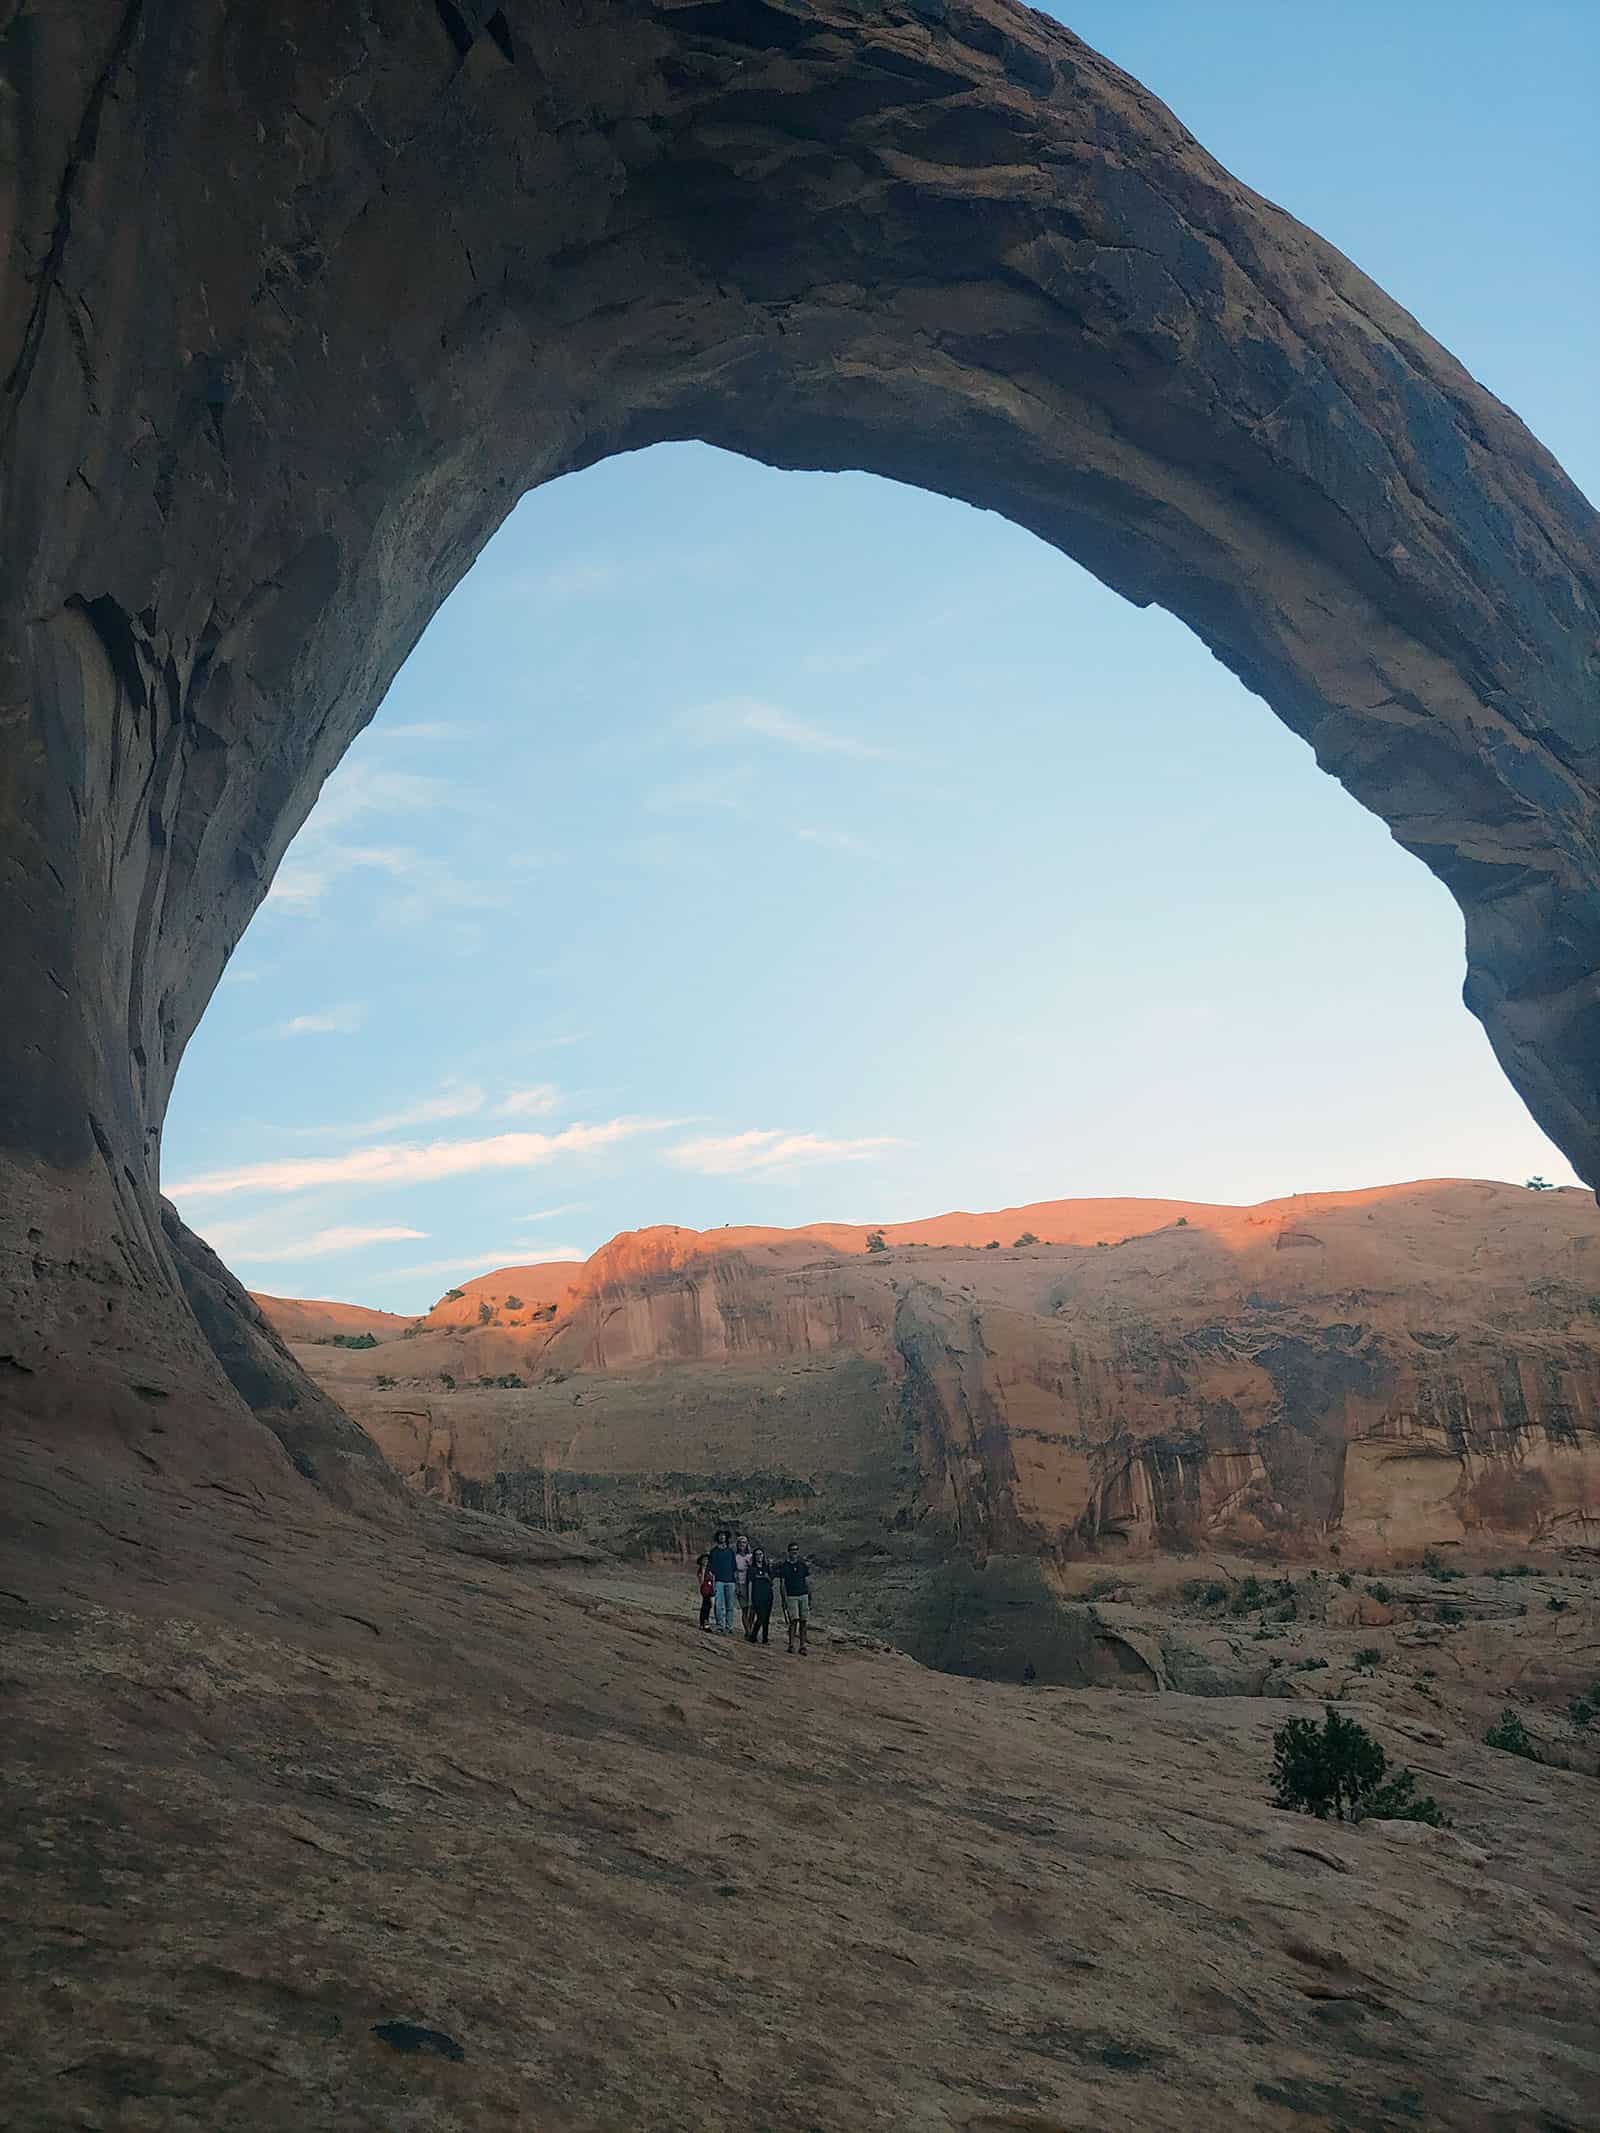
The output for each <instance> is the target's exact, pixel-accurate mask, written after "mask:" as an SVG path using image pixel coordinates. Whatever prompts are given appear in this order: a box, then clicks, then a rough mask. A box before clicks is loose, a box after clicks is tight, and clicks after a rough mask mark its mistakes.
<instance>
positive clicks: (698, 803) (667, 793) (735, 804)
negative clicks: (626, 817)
mask: <svg viewBox="0 0 1600 2133" xmlns="http://www.w3.org/2000/svg"><path fill="white" fill-rule="evenodd" d="M754 783H755V772H754V771H753V770H751V769H750V768H749V767H748V765H746V764H740V765H739V766H738V767H737V768H736V769H732V770H707V771H702V772H700V773H699V774H698V775H694V776H690V777H686V778H672V779H670V780H669V781H668V782H667V783H666V784H665V785H658V786H656V787H655V789H654V790H653V791H652V792H649V793H647V794H646V795H645V803H644V804H645V806H646V807H648V808H651V809H653V810H654V812H655V813H656V814H659V815H675V814H680V813H683V812H684V811H685V810H687V809H692V808H722V809H725V810H726V811H727V812H728V813H729V814H738V813H740V812H741V810H742V809H743V808H744V807H745V806H746V805H747V803H748V801H749V798H750V789H751V787H752V785H753V784H754Z"/></svg>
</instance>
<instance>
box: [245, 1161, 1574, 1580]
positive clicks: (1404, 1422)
mask: <svg viewBox="0 0 1600 2133" xmlns="http://www.w3.org/2000/svg"><path fill="white" fill-rule="evenodd" d="M996 1232H998V1233H1001V1234H999V1235H994V1241H993V1244H991V1243H990V1242H989V1241H988V1239H989V1236H990V1235H993V1234H994V1233H996ZM881 1234H882V1235H883V1237H884V1248H882V1249H874V1250H869V1249H867V1248H866V1239H867V1235H868V1233H867V1232H866V1231H865V1230H860V1229H856V1230H852V1229H845V1228H840V1227H838V1226H830V1227H827V1228H824V1229H818V1230H815V1231H788V1232H784V1231H759V1230H719V1231H712V1232H707V1233H697V1232H694V1231H691V1230H682V1229H656V1230H647V1231H642V1232H638V1233H633V1234H628V1235H624V1236H622V1237H619V1238H617V1239H615V1240H614V1241H613V1242H612V1243H611V1244H609V1245H607V1246H606V1247H605V1248H604V1250H602V1251H601V1252H599V1253H597V1254H596V1255H595V1257H594V1258H593V1259H591V1260H590V1261H589V1262H588V1264H587V1265H586V1266H583V1267H581V1268H570V1267H564V1268H561V1269H559V1270H558V1269H543V1270H541V1269H527V1268H523V1269H516V1270H509V1271H508V1272H507V1273H506V1274H500V1275H490V1276H486V1277H484V1278H483V1279H482V1280H480V1281H477V1282H470V1283H465V1284H463V1287H462V1290H461V1292H460V1294H459V1295H458V1296H454V1297H452V1298H451V1299H450V1300H449V1303H448V1305H447V1306H446V1307H445V1308H446V1310H447V1313H448V1316H447V1318H446V1319H445V1320H444V1321H443V1322H441V1320H440V1318H439V1315H438V1313H437V1312H435V1313H430V1314H428V1315H427V1316H426V1317H425V1318H423V1319H421V1320H419V1321H415V1322H413V1324H412V1325H411V1327H409V1328H405V1327H402V1329H401V1333H400V1334H399V1335H398V1336H396V1335H394V1334H393V1333H386V1334H385V1335H384V1337H383V1339H382V1342H381V1345H380V1346H379V1347H377V1348H375V1349H370V1350H351V1349H348V1348H344V1347H333V1346H328V1345H321V1346H318V1345H310V1346H306V1345H302V1346H300V1347H299V1348H298V1349H297V1353H298V1354H299V1355H300V1357H301V1359H302V1361H304V1362H305V1363H307V1364H308V1366H309V1367H310V1368H311V1369H312V1370H313V1371H314V1372H315V1373H316V1375H317V1376H318V1377H319V1378H320V1380H321V1381H322V1383H323V1384H324V1385H325V1386H327V1387H328V1389H329V1390H330V1391H332V1392H333V1393H334V1394H335V1396H336V1397H337V1398H338V1399H339V1400H340V1401H341V1402H342V1403H343V1404H344V1405H345V1406H346V1407H347V1408H348V1409H349V1411H350V1412H352V1413H353V1414H355V1415H357V1416H358V1417H359V1419H360V1420H361V1421H362V1423H363V1424H364V1426H365V1427H366V1428H367V1429H368V1430H369V1431H370V1432H371V1434H372V1435H373V1436H374V1438H375V1439H376V1440H377V1442H378V1443H379V1444H380V1446H381V1447H382V1448H383V1450H384V1451H385V1453H386V1454H387V1455H388V1457H389V1458H390V1460H391V1461H392V1462H393V1464H394V1465H395V1466H396V1467H397V1468H398V1469H399V1471H400V1472H402V1473H403V1474H404V1475H405V1476H406V1477H407V1478H408V1479H409V1480H411V1481H412V1483H413V1484H414V1485H415V1486H417V1487H419V1488H423V1489H425V1490H427V1491H430V1492H432V1493H435V1494H438V1495H442V1496H444V1497H446V1498H448V1499H450V1500H452V1501H457V1502H463V1503H468V1504H473V1505H476V1506H478V1507H480V1508H485V1509H495V1510H506V1511H511V1512H512V1513H514V1514H515V1515H516V1516H518V1517H519V1518H522V1519H525V1520H527V1521H529V1522H530V1523H533V1524H536V1525H537V1524H543V1525H556V1526H560V1525H575V1526H578V1527H581V1528H582V1529H583V1530H585V1531H587V1532H589V1533H592V1534H593V1535H594V1537H596V1538H598V1539H601V1540H603V1541H605V1542H607V1543H608V1544H609V1545H613V1546H618V1547H622V1548H624V1549H626V1550H632V1551H638V1552H645V1553H650V1552H665V1553H677V1552H680V1551H682V1550H685V1549H688V1548H691V1547H693V1546H694V1545H695V1543H696V1541H697V1539H698V1538H699V1536H700V1535H701V1534H702V1532H703V1530H704V1528H705V1527H706V1526H707V1524H709V1523H710V1522H712V1521H714V1520H717V1519H720V1518H721V1517H723V1516H724V1515H738V1516H739V1517H741V1518H743V1519H745V1520H747V1521H753V1522H755V1523H756V1524H760V1525H762V1527H763V1530H768V1526H767V1524H765V1523H763V1522H770V1521H774V1520H788V1521H791V1522H792V1521H798V1522H799V1523H800V1524H801V1525H802V1526H803V1527H804V1529H805V1530H806V1531H807V1532H808V1533H810V1534H811V1535H813V1537H814V1538H819V1539H821V1540H822V1541H823V1542H824V1543H826V1544H827V1545H829V1546H831V1547H832V1548H833V1549H834V1550H835V1551H837V1552H838V1553H839V1554H840V1555H841V1556H848V1555H850V1554H852V1553H855V1552H859V1551H863V1550H865V1551H869V1552H870V1551H873V1550H882V1549H884V1548H888V1549H889V1550H890V1551H891V1552H894V1551H897V1550H899V1551H904V1550H906V1549H916V1550H920V1551H923V1552H927V1553H930V1554H937V1555H943V1556H951V1555H956V1554H959V1555H963V1556H968V1557H971V1558H974V1559H977V1560H983V1559H987V1558H988V1557H990V1556H1003V1557H1006V1558H1018V1559H1023V1560H1031V1561H1042V1562H1045V1563H1050V1562H1059V1561H1064V1560H1068V1559H1070V1558H1072V1557H1074V1556H1077V1555H1082V1554H1085V1553H1089V1552H1097V1553H1099V1554H1101V1555H1122V1554H1126V1553H1128V1552H1129V1551H1132V1552H1147V1551H1150V1550H1152V1549H1156V1548H1163V1547H1166V1548H1171V1547H1200V1546H1232V1547H1241V1546H1242V1547H1248V1548H1258V1549H1261V1550H1263V1551H1270V1552H1271V1553H1273V1554H1280V1555H1281V1554H1291V1555H1292V1554H1297V1553H1299V1554H1308V1555H1313V1554H1317V1553H1319V1552H1321V1551H1323V1550H1325V1549H1327V1548H1329V1547H1330V1546H1333V1545H1337V1546H1338V1547H1339V1548H1340V1549H1342V1550H1343V1551H1344V1552H1345V1554H1346V1557H1347V1559H1349V1558H1352V1557H1355V1558H1361V1557H1365V1558H1370V1559H1373V1560H1386V1559H1391V1558H1394V1557H1399V1556H1404V1555H1405V1554H1406V1553H1407V1552H1415V1551H1417V1550H1420V1549H1422V1548H1425V1547H1429V1546H1435V1545H1439V1544H1443V1543H1452V1542H1461V1541H1466V1540H1471V1541H1475V1542H1482V1543H1485V1544H1487V1545H1491V1546H1492V1545H1494V1544H1496V1543H1499V1542H1506V1543H1515V1544H1518V1545H1522V1544H1536V1545H1537V1544H1548V1545H1556V1544H1562V1543H1569V1542H1570V1543H1578V1544H1589V1543H1593V1542H1595V1541H1597V1540H1600V1215H1597V1212H1596V1209H1595V1206H1594V1203H1593V1201H1592V1200H1591V1199H1590V1198H1589V1196H1588V1195H1587V1194H1585V1193H1579V1192H1564V1193H1545V1194H1536V1193H1530V1192H1526V1191H1523V1190H1521V1189H1519V1188H1516V1187H1512V1186H1505V1185H1494V1184H1485V1183H1477V1182H1470V1181H1444V1182H1438V1183H1427V1184H1417V1185H1406V1186H1393V1187H1385V1188H1380V1189H1378V1190H1375V1191H1371V1192H1365V1193H1350V1194H1334V1195H1318V1196H1311V1197H1300V1198H1296V1199H1293V1200H1287V1201H1277V1202H1270V1203H1266V1204H1264V1205H1262V1206H1260V1207H1255V1208H1227V1207H1211V1206H1201V1205H1191V1204H1188V1203H1181V1202H1145V1203H1139V1202H1093V1201H1089V1202H1041V1203H1037V1204H1035V1205H1033V1206H1031V1207H1027V1208H1020V1209H1009V1210H1006V1211H1005V1213H1004V1215H1003V1216H1002V1215H981V1216H962V1217H941V1218H938V1219H937V1220H935V1221H932V1222H930V1223H927V1224H923V1225H918V1224H915V1223H908V1224H902V1225H899V1226H898V1227H895V1226H891V1227H890V1228H889V1229H888V1230H887V1231H885V1232H883V1233H881ZM1024 1236H1026V1237H1031V1238H1033V1239H1035V1240H1036V1241H1032V1242H1028V1243H1019V1242H1016V1241H1015V1240H1016V1239H1018V1238H1019V1237H1024ZM946 1238H955V1239H958V1240H960V1241H948V1242H947V1241H943V1240H944V1239H946ZM979 1239H984V1240H985V1241H983V1242H980V1241H978V1240H979ZM541 1296H544V1297H550V1298H553V1299H554V1300H553V1301H546V1302H542V1303H541V1302H538V1301H536V1299H537V1298H538V1297H541ZM264 1301H265V1302H266V1305H267V1308H268V1310H269V1313H270V1312H272V1311H277V1312H279V1313H280V1314H284V1318H283V1322H285V1323H286V1322H287V1315H286V1314H285V1307H284V1306H283V1305H282V1304H281V1303H277V1304H275V1303H273V1301H272V1300H270V1299H265V1300H264ZM297 1308H300V1309H302V1310H304V1309H306V1308H309V1307H297ZM324 1338H326V1336H324Z"/></svg>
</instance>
